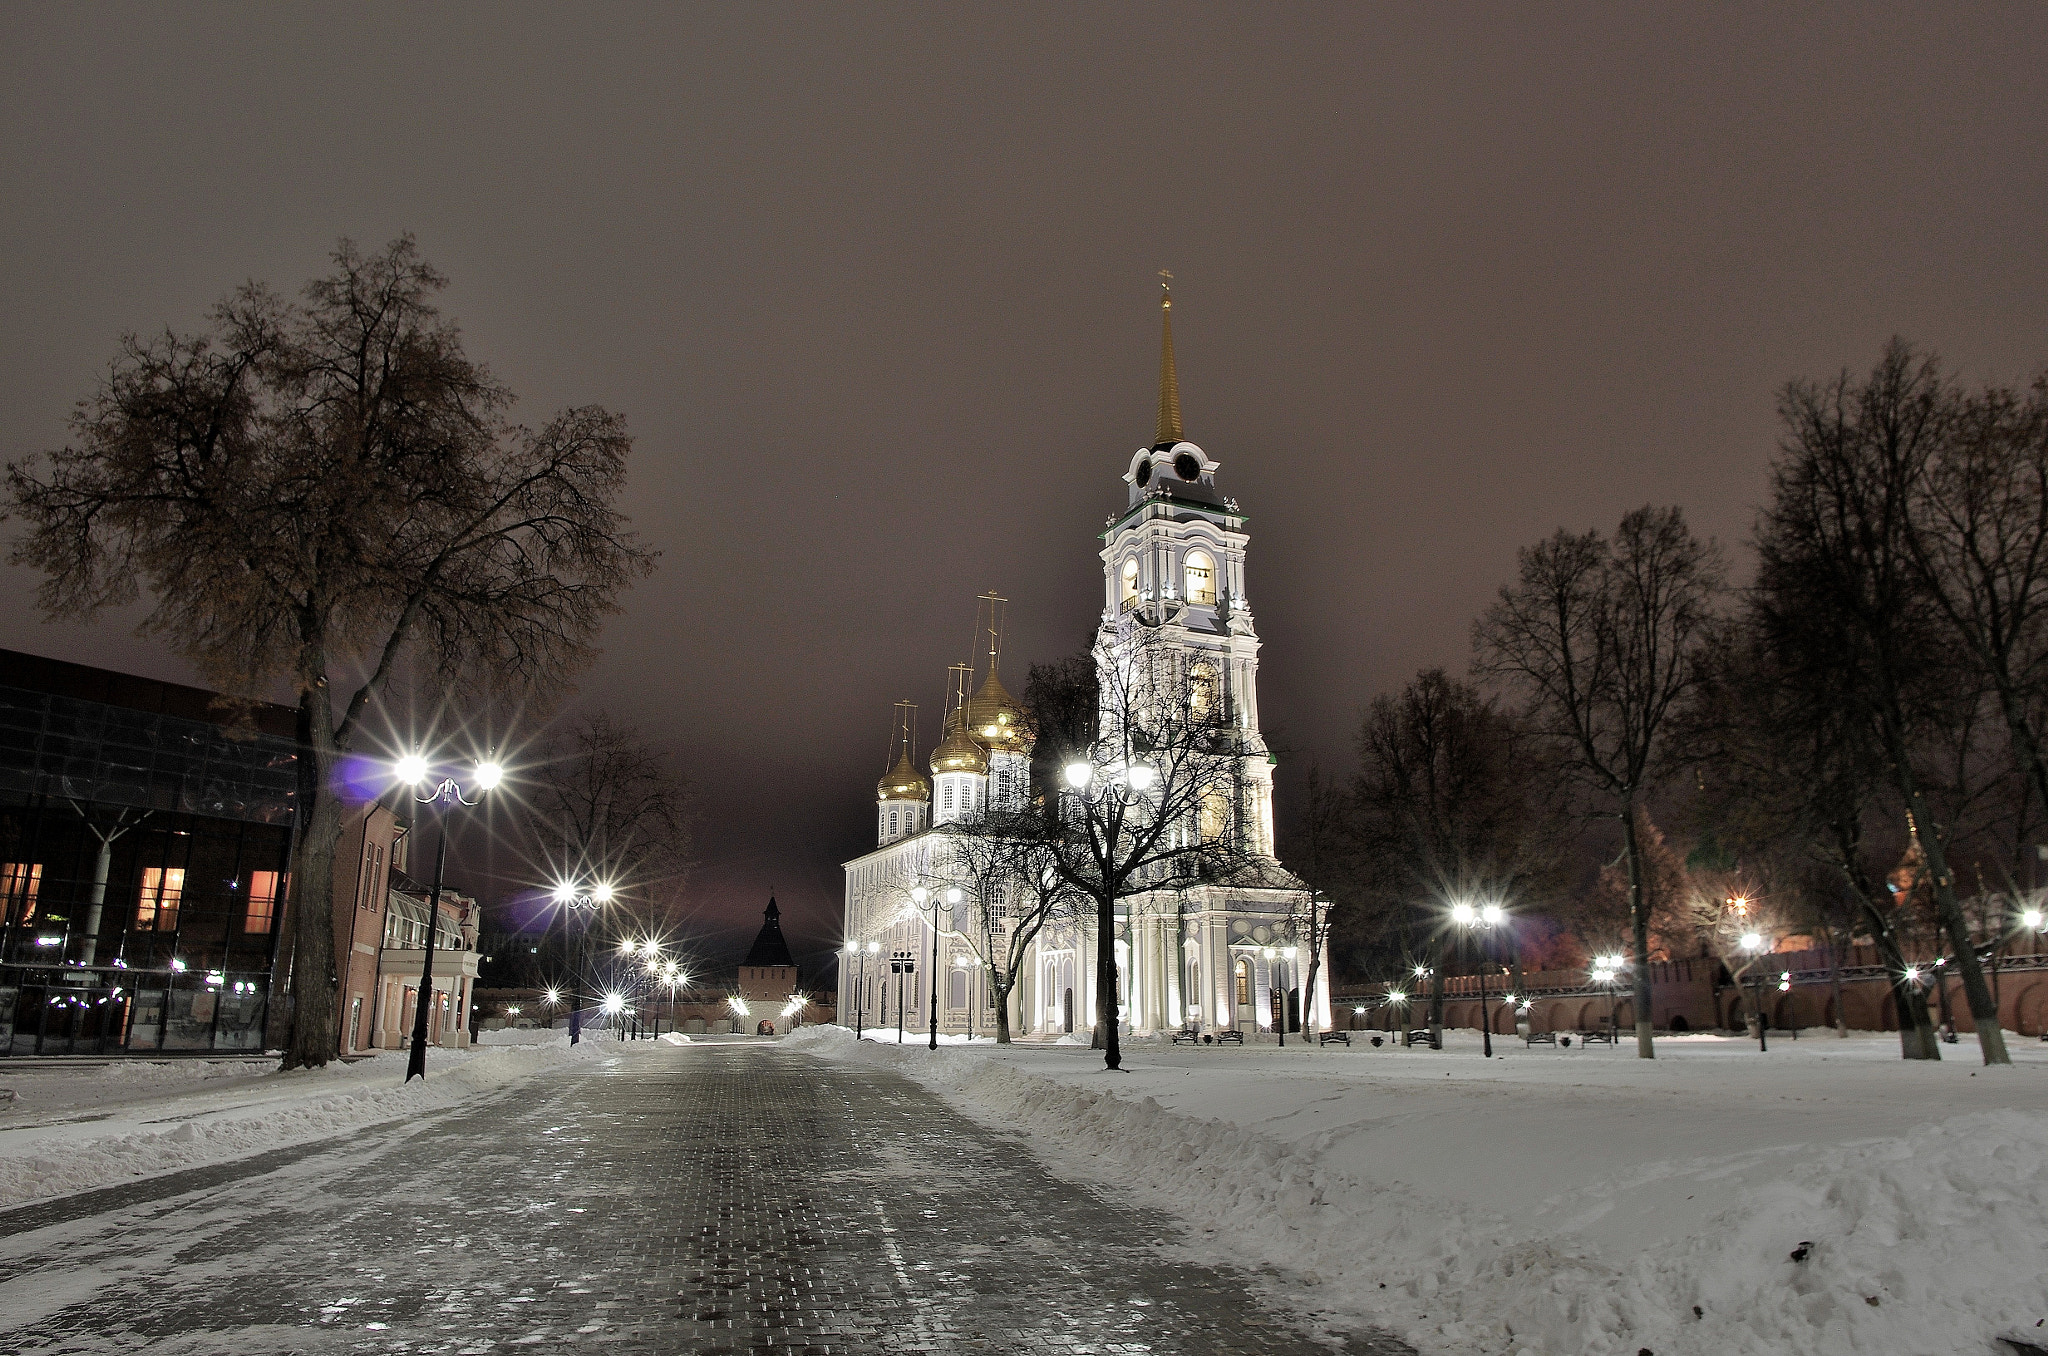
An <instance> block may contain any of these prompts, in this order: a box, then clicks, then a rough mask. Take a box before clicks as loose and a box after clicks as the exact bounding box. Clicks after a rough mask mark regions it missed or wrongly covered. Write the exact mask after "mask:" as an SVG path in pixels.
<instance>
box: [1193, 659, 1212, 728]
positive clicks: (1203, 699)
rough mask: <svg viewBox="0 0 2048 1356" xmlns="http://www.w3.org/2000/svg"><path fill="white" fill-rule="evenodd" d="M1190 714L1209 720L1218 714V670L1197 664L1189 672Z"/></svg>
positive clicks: (1196, 717) (1197, 718)
mask: <svg viewBox="0 0 2048 1356" xmlns="http://www.w3.org/2000/svg"><path fill="white" fill-rule="evenodd" d="M1188 714H1189V715H1191V716H1193V717H1194V718H1195V719H1196V720H1208V719H1209V718H1210V717H1211V716H1214V715H1215V714H1216V670H1215V669H1214V668H1212V667H1210V666H1209V665H1207V664H1197V665H1195V666H1194V668H1192V669H1191V670H1189V672H1188Z"/></svg>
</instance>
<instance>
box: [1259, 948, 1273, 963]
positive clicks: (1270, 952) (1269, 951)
mask: <svg viewBox="0 0 2048 1356" xmlns="http://www.w3.org/2000/svg"><path fill="white" fill-rule="evenodd" d="M1259 954H1260V955H1262V956H1264V957H1265V958H1266V959H1267V960H1271V959H1273V948H1272V947H1270V946H1269V947H1267V948H1266V949H1265V950H1264V951H1261V952H1260V953H1259Z"/></svg>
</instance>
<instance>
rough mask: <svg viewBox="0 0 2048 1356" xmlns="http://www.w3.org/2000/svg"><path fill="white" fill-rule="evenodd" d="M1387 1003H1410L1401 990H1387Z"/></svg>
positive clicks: (1361, 1010)
mask: <svg viewBox="0 0 2048 1356" xmlns="http://www.w3.org/2000/svg"><path fill="white" fill-rule="evenodd" d="M1387 1001H1388V1002H1389V1003H1405V1002H1407V1001H1408V995H1407V994H1405V993H1402V992H1401V991H1400V990H1399V989H1389V990H1387ZM1358 1011H1360V1012H1364V1011H1365V1009H1364V1008H1359V1009H1358Z"/></svg>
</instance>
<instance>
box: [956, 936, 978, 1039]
mask: <svg viewBox="0 0 2048 1356" xmlns="http://www.w3.org/2000/svg"><path fill="white" fill-rule="evenodd" d="M953 968H954V969H955V970H958V971H959V972H960V982H961V992H962V993H964V994H966V995H967V1043H968V1044H969V1045H972V1044H974V994H973V992H972V991H971V986H969V985H968V984H967V957H965V956H955V957H953Z"/></svg>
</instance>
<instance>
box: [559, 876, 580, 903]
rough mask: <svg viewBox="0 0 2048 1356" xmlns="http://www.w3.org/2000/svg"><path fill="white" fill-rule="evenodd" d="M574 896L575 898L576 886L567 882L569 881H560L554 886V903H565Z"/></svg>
mask: <svg viewBox="0 0 2048 1356" xmlns="http://www.w3.org/2000/svg"><path fill="white" fill-rule="evenodd" d="M574 898H576V887H575V886H573V885H571V884H569V882H567V881H562V882H561V883H559V884H558V885H556V886H555V903H557V904H567V903H568V902H569V901H570V900H572V899H574Z"/></svg>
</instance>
